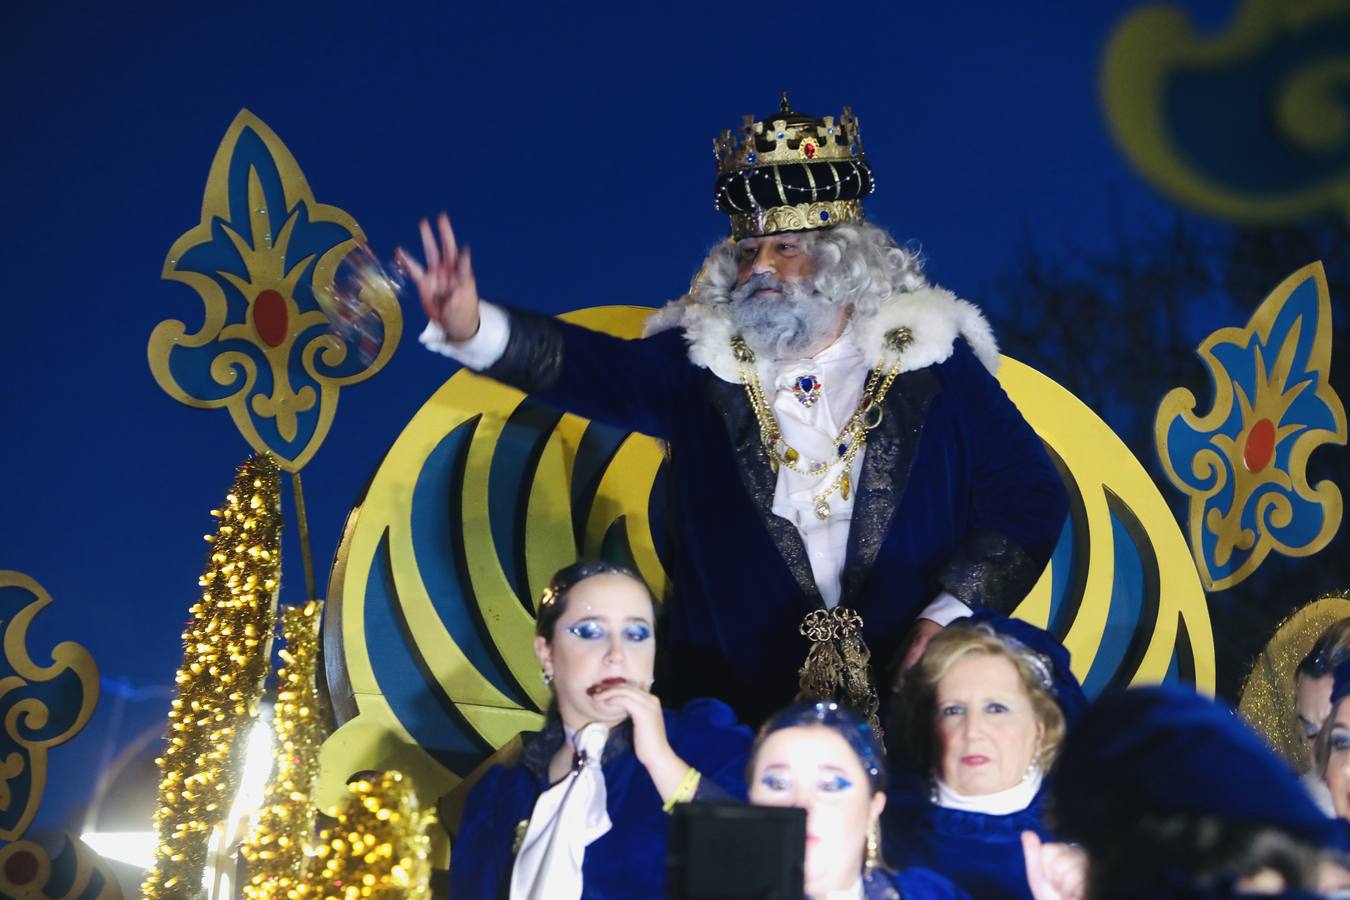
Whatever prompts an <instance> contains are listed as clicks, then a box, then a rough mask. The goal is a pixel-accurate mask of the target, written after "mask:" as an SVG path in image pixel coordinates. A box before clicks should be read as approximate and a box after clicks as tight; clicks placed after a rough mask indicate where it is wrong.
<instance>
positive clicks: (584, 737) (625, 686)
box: [450, 563, 751, 900]
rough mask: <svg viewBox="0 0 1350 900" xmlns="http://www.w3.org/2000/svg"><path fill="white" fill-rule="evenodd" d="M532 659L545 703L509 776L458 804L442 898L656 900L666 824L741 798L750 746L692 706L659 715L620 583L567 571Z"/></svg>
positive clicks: (642, 606)
mask: <svg viewBox="0 0 1350 900" xmlns="http://www.w3.org/2000/svg"><path fill="white" fill-rule="evenodd" d="M536 633H537V637H536V638H535V652H536V654H537V655H538V657H539V661H540V665H541V666H542V667H543V677H544V680H545V681H546V682H549V683H551V684H552V686H553V692H554V699H555V702H554V704H553V705H552V707H551V708H550V710H549V713H548V718H547V720H546V721H545V723H544V728H543V730H541V731H539V732H536V733H532V734H529V735H527V736H525V739H524V742H523V747H522V751H521V755H520V760H519V762H518V764H516V765H512V766H505V765H497V766H493V767H492V768H491V769H489V770H488V771H487V772H486V773H485V774H484V775H483V777H482V779H481V780H480V781H479V782H478V783H477V784H476V785H475V786H474V787H473V789H472V791H470V793H469V796H468V799H467V801H466V803H465V807H464V814H463V818H462V819H461V821H460V827H459V832H458V838H457V840H456V841H455V844H454V846H453V848H452V853H451V860H450V887H451V895H452V896H453V897H455V898H456V900H465V898H497V897H510V898H511V900H524V898H548V900H554V898H557V900H575V898H578V897H582V896H585V897H589V898H619V897H625V898H627V897H632V898H639V897H640V898H658V897H665V896H666V880H665V858H666V843H667V829H668V825H667V823H668V820H669V815H668V812H669V810H670V809H671V807H672V806H673V805H674V804H675V803H678V802H684V801H688V800H705V799H718V800H730V799H744V797H745V776H744V772H745V764H746V757H747V750H748V748H749V746H750V742H751V734H750V732H749V730H748V729H746V728H745V727H744V726H741V725H738V724H737V722H736V719H735V716H734V715H733V713H732V712H731V709H730V708H729V707H727V706H726V705H725V704H723V703H721V702H719V701H716V700H698V701H694V702H692V703H690V704H688V705H687V706H685V707H684V709H683V710H681V711H679V712H674V711H670V710H663V709H662V708H661V705H660V702H659V701H658V700H657V699H656V697H655V696H653V695H652V694H651V693H650V688H651V684H652V672H653V667H654V663H655V659H656V641H655V616H654V611H653V604H652V598H651V594H650V593H649V592H648V591H647V588H646V586H645V584H643V582H642V581H641V580H640V579H639V578H638V577H637V576H636V575H634V574H633V573H632V572H629V571H628V570H626V569H623V568H620V567H617V566H612V565H609V564H607V563H578V564H576V565H574V566H569V567H568V568H566V569H563V570H562V571H561V572H559V573H558V574H557V575H556V576H555V577H554V580H553V584H552V585H551V586H550V588H549V589H548V590H547V591H545V593H544V597H543V600H542V602H541V603H540V607H539V614H538V618H537V623H536Z"/></svg>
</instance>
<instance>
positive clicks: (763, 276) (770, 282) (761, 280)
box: [731, 272, 783, 303]
mask: <svg viewBox="0 0 1350 900" xmlns="http://www.w3.org/2000/svg"><path fill="white" fill-rule="evenodd" d="M765 289H767V290H771V291H777V292H778V293H780V294H781V293H783V282H781V281H779V280H778V279H777V278H775V277H774V276H772V275H770V274H769V273H768V272H756V273H755V274H753V275H751V276H750V278H749V279H747V280H746V282H745V284H742V285H739V286H738V287H736V288H735V289H734V290H732V292H731V300H732V302H733V303H735V302H739V301H741V300H744V299H746V298H747V297H752V296H754V294H755V292H756V291H760V290H765Z"/></svg>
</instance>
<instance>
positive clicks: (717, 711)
mask: <svg viewBox="0 0 1350 900" xmlns="http://www.w3.org/2000/svg"><path fill="white" fill-rule="evenodd" d="M665 720H666V737H667V739H668V740H669V741H670V746H671V748H672V749H674V751H675V752H676V754H678V755H679V757H680V758H681V759H683V760H684V761H685V762H687V763H689V765H691V766H693V767H694V768H696V769H698V770H699V771H700V772H701V773H703V778H702V780H701V781H700V784H699V789H698V793H697V794H696V795H695V799H697V800H717V801H729V800H733V799H734V800H742V801H743V800H745V798H746V789H745V766H746V762H747V754H748V752H749V749H750V742H751V737H752V736H751V734H750V730H749V729H748V728H746V727H745V726H743V725H738V724H737V723H736V717H735V714H734V713H733V712H732V711H731V709H730V708H729V707H727V706H726V705H725V704H723V703H720V702H719V701H716V700H696V701H694V702H692V703H690V704H689V705H688V706H686V707H685V708H684V709H683V710H681V711H679V712H674V711H671V710H666V712H665ZM631 740H632V726H631V725H630V724H628V723H625V724H624V725H623V726H620V727H619V728H616V729H615V730H614V731H613V733H611V735H610V738H609V741H608V742H607V743H606V745H605V752H604V755H603V756H602V757H601V765H602V766H603V768H604V772H605V791H606V795H607V798H608V808H609V818H610V822H611V823H612V826H613V827H611V828H610V830H609V831H608V832H606V833H605V834H604V835H603V836H601V837H600V838H599V839H598V840H596V841H595V842H594V843H592V844H591V845H590V846H588V847H587V848H586V857H585V861H584V863H583V864H582V870H581V871H582V879H583V885H584V891H583V896H585V897H587V898H596V900H611V898H660V897H665V896H666V844H667V840H668V832H669V827H670V825H669V823H670V816H669V815H667V814H666V813H665V812H664V811H662V809H661V797H660V795H659V794H658V793H657V791H656V785H654V784H653V783H652V780H651V777H650V776H649V775H648V774H647V770H646V769H645V768H643V766H642V763H640V762H639V761H638V758H637V755H636V754H634V752H633V749H632V743H631ZM562 742H563V730H562V725H561V723H560V722H558V721H557V720H556V719H554V720H552V721H550V722H549V723H548V724H547V725H546V726H545V728H544V730H543V731H540V732H536V733H534V734H531V735H528V736H527V737H526V738H525V741H524V746H523V748H522V751H521V757H520V762H519V764H518V765H515V766H509V767H508V766H501V765H498V766H493V767H492V768H491V769H489V770H488V771H487V772H486V773H484V775H483V777H482V778H481V779H480V780H479V782H478V783H477V784H476V785H474V787H473V790H471V791H470V792H469V796H468V798H467V799H466V801H465V804H464V814H463V817H462V818H461V820H460V826H459V836H458V840H456V841H455V844H454V847H453V848H452V850H451V857H450V896H451V897H452V898H454V900H494V898H497V897H505V896H506V894H507V891H508V890H509V888H510V885H511V867H512V866H513V865H514V864H515V850H516V847H515V846H514V845H515V841H516V830H517V827H518V826H519V825H520V823H521V822H526V821H528V820H529V818H530V814H531V813H532V812H533V811H534V804H535V801H536V800H538V799H539V795H540V794H541V793H543V792H544V791H545V790H547V789H548V787H549V784H548V765H549V761H550V760H551V759H552V758H553V755H554V754H555V753H556V752H557V750H558V748H559V747H560V746H562Z"/></svg>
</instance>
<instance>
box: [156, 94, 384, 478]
mask: <svg viewBox="0 0 1350 900" xmlns="http://www.w3.org/2000/svg"><path fill="white" fill-rule="evenodd" d="M365 240H366V239H365V235H364V234H363V233H362V231H361V228H360V226H359V225H357V224H356V220H355V219H353V218H352V217H351V216H350V215H348V214H347V213H345V212H343V211H342V210H341V209H338V208H337V207H335V206H330V205H328V204H325V203H319V202H318V201H317V200H315V198H314V194H313V192H312V191H311V190H310V188H309V184H308V182H307V181H306V180H305V176H304V173H303V172H302V171H301V170H300V166H299V164H298V163H296V161H295V158H294V157H293V156H291V154H290V151H288V150H287V149H286V146H285V145H284V144H282V142H281V140H280V139H279V138H278V137H277V136H276V135H275V134H274V133H273V132H272V130H271V129H270V128H268V127H267V126H266V125H265V124H263V122H262V121H261V120H260V119H258V117H257V116H255V115H253V114H252V113H250V112H249V111H248V110H242V111H241V112H240V113H239V115H238V116H236V117H235V120H234V122H233V123H231V125H230V128H229V130H228V131H227V132H226V134H225V138H224V140H222V141H221V144H220V148H219V149H218V150H217V151H216V157H215V159H214V161H213V162H212V163H211V171H210V174H209V175H208V176H207V182H206V191H205V194H204V196H203V199H202V213H201V221H200V222H199V223H198V224H197V225H195V226H194V227H193V228H192V229H191V230H189V231H188V232H187V233H186V234H184V235H183V236H182V237H180V238H179V239H178V240H177V241H175V242H174V245H173V247H172V248H171V249H170V250H169V255H168V259H166V260H165V262H164V273H163V277H164V278H165V279H168V280H170V281H177V282H181V283H183V284H186V285H188V286H189V287H191V288H192V289H193V290H194V291H196V292H197V294H198V295H199V297H200V299H201V301H202V304H203V306H204V319H203V321H202V325H201V328H200V329H199V330H197V331H195V332H189V331H188V328H187V326H186V325H185V324H184V323H183V322H181V321H178V320H176V319H166V320H165V321H163V322H160V323H159V324H158V325H157V326H156V327H155V330H154V331H153V332H152V333H151V335H150V346H149V351H148V355H149V360H150V370H151V372H152V373H153V374H154V376H155V380H156V381H157V382H158V383H159V386H160V387H161V388H163V389H164V391H165V392H166V393H168V394H169V395H170V396H172V397H173V398H174V399H176V400H178V401H180V402H182V403H185V404H187V405H189V406H197V407H201V408H205V409H216V408H220V407H224V408H225V409H227V410H229V413H230V417H231V418H232V419H233V420H234V423H235V426H236V427H237V428H238V429H239V432H240V434H241V435H243V437H244V439H245V440H246V441H248V443H249V444H250V445H251V446H252V447H253V448H254V449H255V450H257V451H258V452H263V451H270V452H271V453H272V455H273V456H274V457H275V458H276V459H277V463H278V465H280V466H281V467H282V468H283V469H286V470H288V471H292V472H295V471H299V470H300V469H301V468H303V467H304V465H305V463H306V462H308V461H309V459H310V458H311V457H312V456H313V455H314V453H315V451H317V450H318V448H319V445H320V444H322V443H323V439H324V438H325V437H326V436H327V434H328V430H329V428H330V426H331V425H332V422H333V415H334V413H335V412H336V410H337V401H338V393H339V391H340V390H341V389H342V388H343V387H344V386H346V385H348V384H352V383H354V382H357V381H362V380H364V379H366V378H369V377H370V376H371V375H374V374H375V373H376V372H378V371H379V370H380V369H381V368H383V367H384V365H385V363H386V362H388V361H389V358H390V357H391V356H392V355H393V352H394V348H395V347H396V346H397V345H398V339H399V336H400V334H401V333H402V328H403V320H402V314H401V312H400V310H399V305H398V298H397V296H396V295H395V294H394V293H393V291H392V290H389V291H387V292H380V291H371V292H369V295H363V296H362V298H361V299H362V301H363V302H364V303H366V304H367V305H368V306H369V307H370V308H371V310H372V311H373V313H372V321H373V322H374V323H375V325H374V337H373V339H371V341H370V343H371V344H372V346H369V347H366V346H363V347H359V348H352V347H349V346H348V344H347V342H346V341H345V340H344V339H342V338H340V337H339V336H338V335H337V334H334V333H333V331H332V330H331V325H330V321H329V317H328V316H327V315H326V314H325V311H324V309H323V307H322V306H321V305H320V300H321V298H323V297H324V296H325V294H326V293H327V292H329V291H330V290H331V288H332V286H333V281H334V275H335V273H336V272H337V270H338V267H339V265H340V264H341V263H342V261H343V260H344V259H345V258H347V257H348V256H349V255H354V254H358V253H364V252H366V251H365V250H364V245H365ZM354 349H355V350H356V352H353V350H354Z"/></svg>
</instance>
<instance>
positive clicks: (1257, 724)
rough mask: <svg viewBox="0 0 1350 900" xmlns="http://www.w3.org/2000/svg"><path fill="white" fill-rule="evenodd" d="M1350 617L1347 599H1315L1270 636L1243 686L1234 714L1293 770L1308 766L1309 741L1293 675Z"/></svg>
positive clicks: (1282, 623)
mask: <svg viewBox="0 0 1350 900" xmlns="http://www.w3.org/2000/svg"><path fill="white" fill-rule="evenodd" d="M1347 618H1350V597H1347V596H1346V595H1344V594H1341V595H1333V596H1326V597H1319V598H1318V599H1316V600H1314V601H1313V602H1311V603H1309V604H1307V605H1306V606H1303V607H1300V608H1299V609H1296V610H1294V612H1293V613H1291V614H1290V615H1289V617H1288V618H1286V619H1285V620H1284V621H1283V622H1281V623H1280V625H1279V627H1277V628H1276V629H1275V634H1274V635H1273V636H1272V637H1271V639H1270V643H1268V644H1266V647H1265V649H1264V650H1262V651H1261V655H1260V656H1258V657H1257V658H1256V661H1255V662H1254V663H1252V669H1251V671H1250V672H1249V673H1248V674H1247V678H1246V679H1245V680H1244V681H1243V683H1242V693H1241V694H1240V695H1239V699H1238V712H1239V713H1241V714H1242V717H1243V718H1245V719H1246V720H1247V721H1248V722H1250V723H1251V724H1252V726H1253V727H1254V728H1255V729H1256V730H1257V731H1258V732H1260V733H1261V735H1262V736H1263V737H1264V738H1265V739H1266V740H1267V741H1269V742H1270V745H1271V746H1272V747H1274V748H1275V749H1276V750H1278V751H1279V752H1280V755H1281V756H1283V757H1284V758H1285V759H1287V760H1288V761H1289V763H1290V765H1292V766H1293V767H1294V768H1295V769H1297V770H1300V771H1302V770H1303V769H1306V768H1307V767H1308V757H1307V751H1308V742H1307V739H1306V738H1305V737H1304V736H1303V733H1302V731H1301V730H1300V728H1299V723H1298V711H1297V710H1296V709H1295V708H1294V673H1295V671H1296V670H1297V669H1298V664H1299V663H1300V662H1301V661H1302V660H1303V657H1305V656H1307V655H1308V651H1310V650H1311V649H1312V645H1313V643H1314V642H1315V641H1316V640H1317V638H1318V637H1319V636H1321V634H1322V632H1324V631H1326V630H1327V628H1329V627H1330V626H1331V625H1333V624H1334V623H1336V622H1339V621H1340V620H1341V619H1347Z"/></svg>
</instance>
